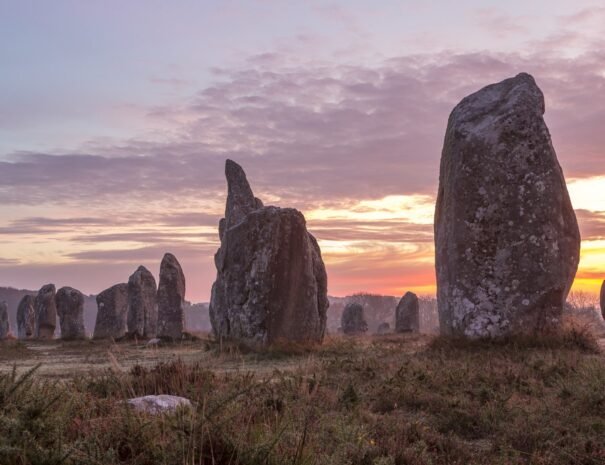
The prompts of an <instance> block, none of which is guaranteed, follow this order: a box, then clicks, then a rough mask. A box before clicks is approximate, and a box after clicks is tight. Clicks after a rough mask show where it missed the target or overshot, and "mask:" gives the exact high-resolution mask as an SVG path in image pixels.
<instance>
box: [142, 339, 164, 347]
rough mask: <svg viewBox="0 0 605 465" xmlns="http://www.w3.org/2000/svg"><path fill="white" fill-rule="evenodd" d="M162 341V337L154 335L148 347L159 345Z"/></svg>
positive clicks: (148, 342)
mask: <svg viewBox="0 0 605 465" xmlns="http://www.w3.org/2000/svg"><path fill="white" fill-rule="evenodd" d="M161 343H162V340H161V339H160V338H157V337H154V338H153V339H149V340H148V341H147V344H146V345H147V347H157V346H159V345H160V344H161Z"/></svg>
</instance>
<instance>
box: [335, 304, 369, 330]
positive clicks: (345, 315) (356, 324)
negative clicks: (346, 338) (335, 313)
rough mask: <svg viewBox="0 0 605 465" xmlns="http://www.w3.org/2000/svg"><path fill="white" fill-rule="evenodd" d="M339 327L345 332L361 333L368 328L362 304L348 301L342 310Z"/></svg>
mask: <svg viewBox="0 0 605 465" xmlns="http://www.w3.org/2000/svg"><path fill="white" fill-rule="evenodd" d="M340 327H341V328H342V332H343V333H345V334H363V333H365V332H366V331H367V330H368V324H367V323H366V320H365V315H364V312H363V305H361V304H360V303H357V302H351V303H348V304H347V305H346V306H345V309H344V311H343V312H342V317H341V320H340Z"/></svg>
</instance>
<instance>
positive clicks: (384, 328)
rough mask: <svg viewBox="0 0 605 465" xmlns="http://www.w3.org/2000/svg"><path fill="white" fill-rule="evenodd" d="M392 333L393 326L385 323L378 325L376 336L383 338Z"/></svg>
mask: <svg viewBox="0 0 605 465" xmlns="http://www.w3.org/2000/svg"><path fill="white" fill-rule="evenodd" d="M390 331H391V325H390V324H388V323H387V322H386V321H384V322H382V323H380V324H379V325H378V328H377V329H376V334H378V335H380V336H383V335H385V334H389V332H390Z"/></svg>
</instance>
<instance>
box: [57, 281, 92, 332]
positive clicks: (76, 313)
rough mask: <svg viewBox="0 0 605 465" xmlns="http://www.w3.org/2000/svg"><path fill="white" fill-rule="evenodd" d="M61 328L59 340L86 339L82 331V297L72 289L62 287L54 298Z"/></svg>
mask: <svg viewBox="0 0 605 465" xmlns="http://www.w3.org/2000/svg"><path fill="white" fill-rule="evenodd" d="M55 301H56V303H57V315H59V323H60V326H61V339H64V340H74V339H84V338H86V331H85V330H84V295H83V294H82V293H81V292H80V291H78V290H77V289H74V288H72V287H62V288H61V289H59V290H58V291H57V295H56V297H55Z"/></svg>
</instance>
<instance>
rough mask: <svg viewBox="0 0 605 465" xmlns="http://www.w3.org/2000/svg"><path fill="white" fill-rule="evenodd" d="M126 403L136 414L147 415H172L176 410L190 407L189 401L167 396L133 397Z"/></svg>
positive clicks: (183, 398)
mask: <svg viewBox="0 0 605 465" xmlns="http://www.w3.org/2000/svg"><path fill="white" fill-rule="evenodd" d="M126 402H127V403H128V405H130V406H131V407H132V408H134V409H135V410H136V411H137V412H142V413H149V414H151V415H158V414H162V413H172V412H175V411H176V410H177V409H178V408H188V407H191V406H192V404H191V401H190V400H189V399H187V398H185V397H179V396H170V395H167V394H160V395H158V396H143V397H135V398H132V399H128V400H127V401H126Z"/></svg>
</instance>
